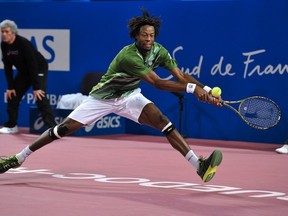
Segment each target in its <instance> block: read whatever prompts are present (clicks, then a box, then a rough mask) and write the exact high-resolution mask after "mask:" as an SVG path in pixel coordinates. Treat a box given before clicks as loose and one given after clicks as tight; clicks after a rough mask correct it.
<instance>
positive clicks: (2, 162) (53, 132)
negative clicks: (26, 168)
mask: <svg viewBox="0 0 288 216" xmlns="http://www.w3.org/2000/svg"><path fill="white" fill-rule="evenodd" d="M82 126H83V124H82V123H80V122H77V121H74V120H73V119H70V118H66V119H65V120H64V121H63V122H62V123H61V124H59V125H57V126H55V127H53V128H49V129H48V130H46V131H45V132H43V133H42V134H41V135H40V136H39V137H38V138H37V139H36V140H35V141H34V142H33V143H32V144H30V145H29V146H27V147H26V148H24V149H23V150H22V151H21V152H19V153H18V154H16V155H12V156H10V157H6V158H2V159H0V174H1V173H4V172H6V171H8V170H9V169H11V168H17V167H20V166H21V165H22V163H23V162H24V161H25V159H26V158H27V157H28V156H29V155H30V154H32V153H33V152H35V151H36V150H38V149H40V148H42V147H44V146H45V145H47V144H49V143H51V142H53V141H54V140H56V139H60V138H62V137H63V136H66V135H68V134H71V133H73V132H75V131H76V130H78V129H80V128H81V127H82Z"/></svg>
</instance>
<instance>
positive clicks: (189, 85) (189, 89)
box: [186, 83, 196, 94]
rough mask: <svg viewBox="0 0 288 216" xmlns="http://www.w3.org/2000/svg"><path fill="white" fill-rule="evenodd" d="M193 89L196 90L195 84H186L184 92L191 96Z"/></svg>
mask: <svg viewBox="0 0 288 216" xmlns="http://www.w3.org/2000/svg"><path fill="white" fill-rule="evenodd" d="M195 88H196V84H194V83H187V86H186V92H187V93H192V94H193V93H194V91H195Z"/></svg>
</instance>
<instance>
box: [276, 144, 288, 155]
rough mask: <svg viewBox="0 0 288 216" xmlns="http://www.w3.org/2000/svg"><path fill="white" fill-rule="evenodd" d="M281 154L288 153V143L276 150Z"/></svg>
mask: <svg viewBox="0 0 288 216" xmlns="http://www.w3.org/2000/svg"><path fill="white" fill-rule="evenodd" d="M275 151H276V152H277V153H279V154H288V144H286V145H283V146H282V147H281V148H277V149H276V150H275Z"/></svg>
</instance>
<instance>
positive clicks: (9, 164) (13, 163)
mask: <svg viewBox="0 0 288 216" xmlns="http://www.w3.org/2000/svg"><path fill="white" fill-rule="evenodd" d="M20 166H21V163H19V161H18V159H17V157H16V155H12V156H9V157H5V158H0V174H2V173H5V172H7V171H8V170H9V169H12V168H18V167H20Z"/></svg>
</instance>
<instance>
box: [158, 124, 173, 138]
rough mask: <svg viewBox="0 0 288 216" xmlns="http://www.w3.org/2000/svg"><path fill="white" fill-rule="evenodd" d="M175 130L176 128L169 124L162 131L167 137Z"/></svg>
mask: <svg viewBox="0 0 288 216" xmlns="http://www.w3.org/2000/svg"><path fill="white" fill-rule="evenodd" d="M174 130H175V126H174V125H173V124H172V123H171V122H169V123H168V124H167V125H166V126H165V127H164V128H163V129H162V131H161V132H162V133H163V134H164V135H165V136H168V135H169V134H170V133H171V132H172V131H174Z"/></svg>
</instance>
